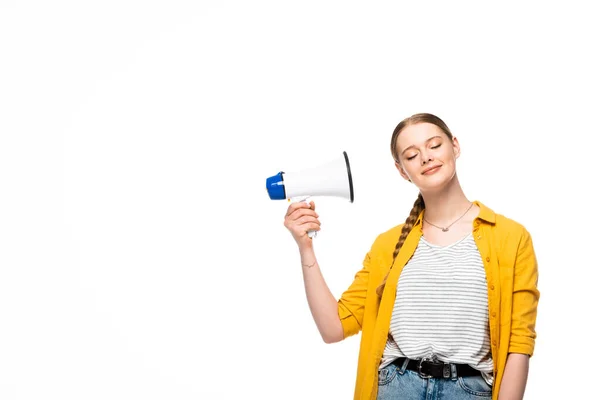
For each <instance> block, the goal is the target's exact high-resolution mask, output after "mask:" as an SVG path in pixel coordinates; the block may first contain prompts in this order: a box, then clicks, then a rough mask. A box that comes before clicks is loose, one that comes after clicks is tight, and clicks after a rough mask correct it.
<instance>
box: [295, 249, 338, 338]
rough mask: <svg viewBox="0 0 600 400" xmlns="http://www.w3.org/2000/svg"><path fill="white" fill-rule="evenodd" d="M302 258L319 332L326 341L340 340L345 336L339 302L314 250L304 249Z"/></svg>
mask: <svg viewBox="0 0 600 400" xmlns="http://www.w3.org/2000/svg"><path fill="white" fill-rule="evenodd" d="M300 259H301V262H302V275H303V278H304V289H305V291H306V298H307V300H308V306H309V308H310V312H311V314H312V316H313V319H314V321H315V324H316V325H317V328H318V329H319V333H320V334H321V337H322V338H323V341H325V343H334V342H339V341H340V340H342V339H343V338H344V331H343V329H342V323H341V321H340V318H339V316H338V303H337V300H336V299H335V297H334V296H333V294H331V291H330V290H329V287H328V286H327V283H326V282H325V279H324V278H323V275H322V274H321V269H320V267H319V263H318V262H317V259H316V257H315V253H314V250H313V249H312V248H308V249H302V250H301V251H300Z"/></svg>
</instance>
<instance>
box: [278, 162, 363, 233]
mask: <svg viewBox="0 0 600 400" xmlns="http://www.w3.org/2000/svg"><path fill="white" fill-rule="evenodd" d="M267 192H268V193H269V197H270V198H271V200H284V199H288V200H290V201H292V205H293V204H295V203H300V202H304V203H306V204H309V205H310V197H312V196H333V197H342V198H344V199H347V200H350V202H354V187H353V185H352V173H351V172H350V161H349V160H348V154H346V152H345V151H344V152H343V154H342V157H339V158H337V159H335V160H333V161H330V162H329V163H326V164H323V165H320V166H317V167H313V168H309V169H305V170H301V171H297V172H288V173H286V172H279V173H278V174H277V175H273V176H271V177H269V178H267ZM292 205H290V208H291V207H292ZM290 208H288V213H289V211H290ZM304 208H306V207H304ZM293 211H295V210H293ZM286 218H287V215H286ZM308 235H309V237H310V238H313V237H315V235H316V231H313V230H310V231H308Z"/></svg>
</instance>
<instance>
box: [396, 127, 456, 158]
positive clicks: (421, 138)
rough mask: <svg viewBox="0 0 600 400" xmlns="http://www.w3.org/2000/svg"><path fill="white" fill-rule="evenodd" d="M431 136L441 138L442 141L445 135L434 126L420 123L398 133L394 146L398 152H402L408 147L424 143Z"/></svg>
mask: <svg viewBox="0 0 600 400" xmlns="http://www.w3.org/2000/svg"><path fill="white" fill-rule="evenodd" d="M433 136H441V137H442V139H443V138H445V137H446V134H445V133H444V131H442V130H441V129H440V128H438V127H437V126H436V125H434V124H430V123H428V122H420V123H418V124H413V125H409V126H407V127H406V128H404V129H403V130H402V132H400V135H398V142H397V143H396V146H397V148H398V150H399V151H402V150H404V149H405V148H407V147H408V146H412V145H420V144H422V143H425V141H427V139H429V138H431V137H433Z"/></svg>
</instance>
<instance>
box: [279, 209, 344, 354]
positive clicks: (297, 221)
mask: <svg viewBox="0 0 600 400" xmlns="http://www.w3.org/2000/svg"><path fill="white" fill-rule="evenodd" d="M314 209H315V204H314V202H311V204H310V206H309V205H308V204H306V203H304V202H299V203H293V204H291V205H290V206H289V207H288V211H287V213H286V215H285V221H284V225H285V227H286V228H288V230H289V231H290V233H291V234H292V236H293V237H294V240H296V243H297V244H298V249H299V250H300V260H301V263H302V275H303V278H304V289H305V292H306V299H307V300H308V306H309V308H310V312H311V314H312V316H313V319H314V321H315V324H316V325H317V328H318V329H319V333H320V334H321V337H322V338H323V341H324V342H325V343H334V342H339V341H340V340H342V339H343V338H344V331H343V328H342V322H341V321H340V317H339V315H338V303H337V300H336V299H335V298H334V297H333V295H332V294H331V291H330V290H329V287H328V286H327V283H325V279H324V278H323V275H322V274H321V269H320V267H319V263H318V262H317V258H316V256H315V252H314V248H313V243H312V239H311V238H309V237H308V235H307V231H309V230H316V231H318V230H320V225H321V223H320V222H319V220H318V217H319V216H318V214H317V213H316V212H315V211H314Z"/></svg>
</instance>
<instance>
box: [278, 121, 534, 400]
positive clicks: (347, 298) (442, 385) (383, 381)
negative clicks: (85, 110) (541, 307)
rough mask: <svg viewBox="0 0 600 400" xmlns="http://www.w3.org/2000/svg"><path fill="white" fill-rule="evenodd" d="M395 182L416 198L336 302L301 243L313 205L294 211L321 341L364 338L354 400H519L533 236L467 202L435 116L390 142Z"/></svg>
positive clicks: (409, 124) (528, 342)
mask: <svg viewBox="0 0 600 400" xmlns="http://www.w3.org/2000/svg"><path fill="white" fill-rule="evenodd" d="M391 152H392V156H393V158H394V161H395V164H396V168H397V169H398V171H399V172H400V175H401V176H402V177H403V178H404V179H406V180H407V181H409V182H412V184H414V185H416V187H417V188H418V189H419V196H418V198H417V200H416V201H415V203H414V206H413V208H412V210H411V211H410V213H409V216H408V218H407V219H406V221H405V222H404V223H403V224H400V225H398V226H396V227H394V228H392V229H390V230H388V231H387V232H384V233H382V234H380V235H379V236H378V237H377V238H376V240H375V241H374V243H373V245H372V246H371V249H370V251H369V252H368V253H367V254H366V257H365V259H364V261H363V268H362V270H360V271H359V272H358V273H357V274H356V276H355V279H354V282H353V283H352V284H351V285H350V287H349V288H348V289H347V290H346V291H345V292H344V293H343V294H342V296H341V298H340V299H339V300H336V299H335V298H334V296H333V295H332V294H331V292H330V290H329V288H328V287H327V284H326V283H325V281H324V279H323V276H322V275H321V272H320V268H319V264H318V262H317V259H316V256H315V252H314V250H313V246H312V240H311V239H310V238H309V237H308V236H307V233H306V232H307V231H309V230H319V225H320V222H319V220H318V214H317V213H316V212H315V205H314V202H311V204H310V205H307V204H305V203H303V202H300V203H293V204H291V205H290V206H289V208H288V210H287V213H286V216H285V222H284V224H285V226H286V227H287V228H288V229H289V231H290V232H291V234H292V236H293V237H294V239H295V241H296V242H297V244H298V247H299V250H300V256H301V263H302V270H303V277H304V284H305V288H306V295H307V299H308V304H309V307H310V310H311V312H312V315H313V318H314V320H315V323H316V325H317V327H318V329H319V331H320V333H321V336H322V337H323V340H324V341H325V342H327V343H333V342H337V341H340V340H342V339H344V338H346V337H348V336H351V335H354V334H357V333H358V332H359V331H362V336H361V344H360V352H359V357H358V371H357V377H356V386H355V395H354V398H355V399H369V400H371V399H380V400H386V399H405V400H411V399H425V398H427V399H431V400H434V399H444V400H449V399H486V398H487V399H493V400H514V399H522V398H523V393H524V391H525V385H526V382H527V374H528V368H529V357H530V356H531V355H532V354H533V349H534V344H535V338H536V333H535V320H536V314H537V304H538V299H539V291H538V289H537V279H538V271H537V261H536V257H535V253H534V249H533V244H532V239H531V236H530V234H529V232H528V231H527V230H526V229H525V228H524V227H523V226H522V225H521V224H519V223H517V222H515V221H513V220H511V219H509V218H507V217H505V216H503V215H501V214H496V213H495V212H494V211H492V210H491V209H490V208H488V207H486V206H485V205H484V204H483V203H481V202H479V201H470V200H468V199H467V197H466V196H465V194H464V192H463V190H462V188H461V186H460V183H459V181H458V177H457V175H456V159H457V158H458V157H459V156H460V146H459V143H458V140H457V139H456V138H455V137H454V136H453V135H452V134H451V132H450V130H449V129H448V127H447V126H446V124H445V123H444V122H443V121H442V120H441V119H440V118H438V117H436V116H434V115H431V114H416V115H413V116H411V117H409V118H406V119H405V120H403V121H402V122H400V124H398V126H397V127H396V129H395V130H394V132H393V135H392V140H391Z"/></svg>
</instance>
